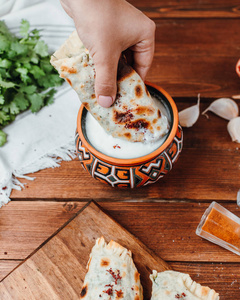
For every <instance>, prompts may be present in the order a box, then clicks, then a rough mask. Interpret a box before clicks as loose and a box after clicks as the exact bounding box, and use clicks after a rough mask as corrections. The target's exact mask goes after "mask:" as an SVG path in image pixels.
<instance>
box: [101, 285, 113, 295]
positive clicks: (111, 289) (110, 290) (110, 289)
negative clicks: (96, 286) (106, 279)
mask: <svg viewBox="0 0 240 300" xmlns="http://www.w3.org/2000/svg"><path fill="white" fill-rule="evenodd" d="M105 287H109V289H107V290H106V291H103V293H106V294H108V295H109V296H112V294H113V285H112V284H106V285H105Z"/></svg>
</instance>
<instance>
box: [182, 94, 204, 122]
mask: <svg viewBox="0 0 240 300" xmlns="http://www.w3.org/2000/svg"><path fill="white" fill-rule="evenodd" d="M199 106H200V94H198V101H197V104H195V105H193V106H190V107H188V108H186V109H184V110H182V111H180V112H179V122H180V125H181V126H183V127H191V126H193V124H195V123H196V122H197V120H198V117H199V113H200V109H199Z"/></svg>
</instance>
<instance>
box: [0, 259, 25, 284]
mask: <svg viewBox="0 0 240 300" xmlns="http://www.w3.org/2000/svg"><path fill="white" fill-rule="evenodd" d="M21 262H22V260H10V259H7V260H0V281H1V280H2V279H3V278H4V277H5V276H7V275H8V274H9V273H10V272H11V271H12V270H13V269H15V268H16V267H17V266H18V265H19V264H20V263H21Z"/></svg>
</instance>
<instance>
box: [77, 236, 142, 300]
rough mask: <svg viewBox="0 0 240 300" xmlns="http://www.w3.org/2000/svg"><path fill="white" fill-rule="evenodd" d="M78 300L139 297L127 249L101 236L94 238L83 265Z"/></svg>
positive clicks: (132, 299) (137, 280)
mask: <svg viewBox="0 0 240 300" xmlns="http://www.w3.org/2000/svg"><path fill="white" fill-rule="evenodd" d="M80 299H84V300H97V299H101V300H113V299H115V300H120V299H125V300H142V299H143V292H142V286H141V283H140V274H139V273H138V271H137V269H136V267H135V265H134V262H133V260H132V253H131V251H129V250H127V249H126V248H124V247H122V246H121V245H119V244H118V243H116V242H114V241H111V242H109V243H108V244H106V242H105V240H104V238H103V237H101V238H99V239H97V241H96V244H95V246H94V247H93V248H92V252H91V254H90V258H89V261H88V264H87V274H86V276H85V280H84V284H83V287H82V291H81V295H80Z"/></svg>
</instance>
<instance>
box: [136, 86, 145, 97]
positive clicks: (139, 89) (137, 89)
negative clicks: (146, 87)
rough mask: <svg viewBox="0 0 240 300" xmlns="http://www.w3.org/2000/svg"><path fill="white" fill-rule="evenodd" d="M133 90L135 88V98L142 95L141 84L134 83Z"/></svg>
mask: <svg viewBox="0 0 240 300" xmlns="http://www.w3.org/2000/svg"><path fill="white" fill-rule="evenodd" d="M134 90H135V96H136V98H141V97H142V95H143V90H142V87H141V85H140V84H138V85H136V86H135V88H134Z"/></svg>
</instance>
